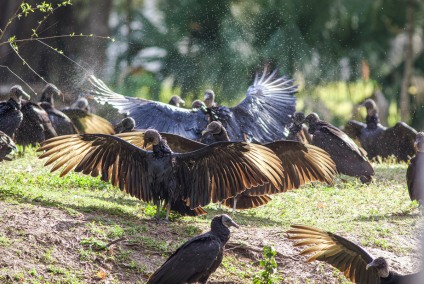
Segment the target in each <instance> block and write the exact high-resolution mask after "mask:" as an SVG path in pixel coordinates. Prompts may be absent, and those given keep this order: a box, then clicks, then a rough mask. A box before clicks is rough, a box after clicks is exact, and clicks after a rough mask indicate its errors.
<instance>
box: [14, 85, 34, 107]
mask: <svg viewBox="0 0 424 284" xmlns="http://www.w3.org/2000/svg"><path fill="white" fill-rule="evenodd" d="M9 96H10V98H11V99H12V100H14V101H15V102H17V103H21V100H22V97H23V98H24V99H26V100H29V99H30V98H31V97H30V96H29V95H28V94H27V93H25V91H24V89H22V87H21V86H20V85H15V86H12V88H10V90H9Z"/></svg>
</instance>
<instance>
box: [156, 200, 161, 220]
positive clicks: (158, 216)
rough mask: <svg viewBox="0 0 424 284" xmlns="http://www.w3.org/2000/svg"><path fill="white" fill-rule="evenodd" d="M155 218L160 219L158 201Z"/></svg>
mask: <svg viewBox="0 0 424 284" xmlns="http://www.w3.org/2000/svg"><path fill="white" fill-rule="evenodd" d="M156 207H157V209H156V219H158V220H160V201H159V200H158V202H156Z"/></svg>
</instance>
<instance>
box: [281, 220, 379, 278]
mask: <svg viewBox="0 0 424 284" xmlns="http://www.w3.org/2000/svg"><path fill="white" fill-rule="evenodd" d="M287 233H288V234H289V237H288V238H289V239H292V240H301V241H300V242H298V243H296V244H295V246H305V245H311V246H310V247H308V248H306V249H304V250H303V251H302V252H301V253H300V254H301V255H305V254H309V253H313V255H312V256H311V257H309V259H308V262H311V261H314V260H321V261H325V262H327V263H328V264H330V265H332V266H334V267H335V268H337V269H338V270H340V271H341V272H343V274H344V275H345V276H346V277H347V278H349V279H350V280H351V281H352V282H353V283H361V284H374V283H380V278H379V276H378V273H377V270H376V269H375V268H370V269H368V270H367V269H366V266H367V264H368V263H370V262H371V261H372V260H373V259H374V258H373V257H372V256H371V255H370V254H369V253H368V252H366V251H365V250H364V249H363V248H361V247H360V246H358V245H356V244H354V243H353V242H351V241H349V240H347V239H345V238H343V237H341V236H338V235H336V234H332V233H330V232H325V231H322V230H319V229H316V228H313V227H308V226H302V225H292V229H291V230H289V231H287Z"/></svg>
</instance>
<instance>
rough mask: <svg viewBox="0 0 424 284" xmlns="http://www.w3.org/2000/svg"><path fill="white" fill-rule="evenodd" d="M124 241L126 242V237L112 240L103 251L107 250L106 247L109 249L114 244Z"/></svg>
mask: <svg viewBox="0 0 424 284" xmlns="http://www.w3.org/2000/svg"><path fill="white" fill-rule="evenodd" d="M126 240H127V238H126V237H121V238H119V239H116V240H113V241H111V242H109V243H108V244H107V245H105V246H104V248H103V249H107V248H108V247H110V246H111V245H114V244H116V243H119V242H121V241H126Z"/></svg>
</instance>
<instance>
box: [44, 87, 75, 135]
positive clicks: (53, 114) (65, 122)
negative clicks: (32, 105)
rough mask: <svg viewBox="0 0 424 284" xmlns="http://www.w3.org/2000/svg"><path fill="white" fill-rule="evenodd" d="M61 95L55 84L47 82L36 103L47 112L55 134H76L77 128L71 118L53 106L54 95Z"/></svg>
mask: <svg viewBox="0 0 424 284" xmlns="http://www.w3.org/2000/svg"><path fill="white" fill-rule="evenodd" d="M61 95H62V93H61V92H60V90H59V89H58V88H57V87H56V86H55V85H53V84H50V83H49V84H47V85H46V86H45V87H44V89H43V91H42V92H41V99H40V102H39V103H38V104H39V105H40V106H41V107H42V108H43V109H44V110H45V111H46V112H47V114H48V116H49V119H50V121H51V123H52V125H53V127H54V129H55V130H56V133H57V135H68V134H78V129H77V128H76V127H75V125H74V123H73V122H72V120H71V119H70V118H69V117H68V116H67V115H66V114H64V113H63V112H61V111H60V110H58V109H56V108H55V106H54V97H55V96H56V97H59V96H61Z"/></svg>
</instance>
